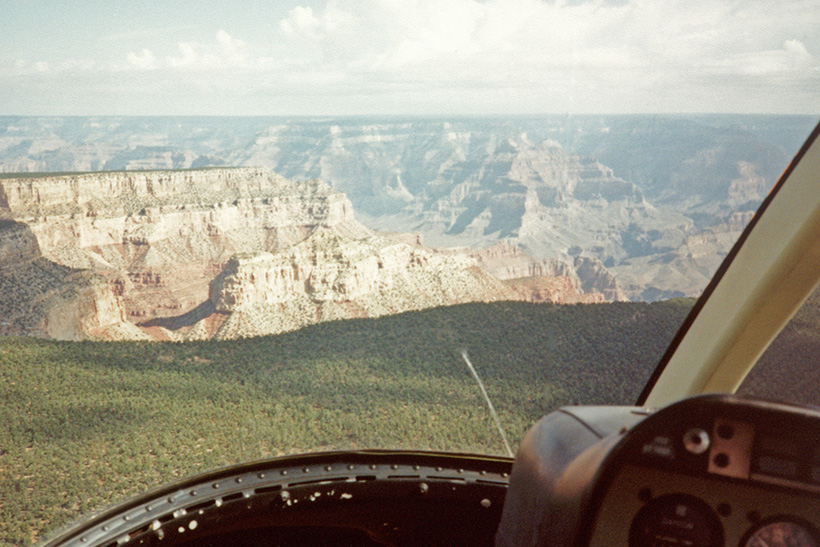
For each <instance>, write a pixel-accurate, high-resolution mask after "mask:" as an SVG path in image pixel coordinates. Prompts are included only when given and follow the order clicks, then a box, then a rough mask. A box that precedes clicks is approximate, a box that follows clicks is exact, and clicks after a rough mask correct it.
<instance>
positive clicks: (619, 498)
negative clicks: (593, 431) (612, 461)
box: [589, 401, 820, 547]
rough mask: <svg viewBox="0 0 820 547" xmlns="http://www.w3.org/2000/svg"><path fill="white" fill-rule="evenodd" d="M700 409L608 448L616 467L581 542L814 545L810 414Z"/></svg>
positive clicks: (819, 507)
mask: <svg viewBox="0 0 820 547" xmlns="http://www.w3.org/2000/svg"><path fill="white" fill-rule="evenodd" d="M706 406H707V409H705V410H700V411H695V409H694V408H693V407H691V406H690V408H689V409H688V410H689V411H688V412H678V413H674V414H672V415H669V416H667V419H665V420H663V419H661V420H659V419H657V418H658V416H655V417H653V418H655V419H652V420H647V421H646V422H644V423H642V424H640V425H639V426H638V427H636V433H638V434H637V435H631V436H630V435H628V436H626V437H625V438H624V446H623V447H622V449H621V450H620V451H613V455H614V456H615V457H616V459H618V460H620V461H622V462H623V464H622V465H619V466H617V469H613V471H612V473H611V476H612V479H611V482H610V483H609V485H608V487H607V488H606V494H605V495H604V497H603V500H602V502H601V504H600V510H599V513H598V516H597V518H596V519H595V525H594V528H593V533H592V537H591V539H590V542H589V545H592V546H596V547H597V546H604V545H607V546H611V545H628V546H629V547H644V546H647V547H652V546H678V545H680V546H687V547H718V546H724V545H725V546H732V547H734V546H738V547H786V546H789V547H820V535H818V531H817V523H818V521H820V429H818V423H819V422H818V419H817V417H816V416H813V412H809V411H806V410H804V409H800V410H799V411H796V410H795V409H793V408H789V407H784V406H779V405H771V404H766V403H754V404H745V405H744V404H743V403H741V402H740V401H733V402H731V403H728V402H726V401H724V403H723V404H717V403H716V401H708V402H706ZM659 417H660V418H663V416H662V414H661V415H660V416H659ZM648 426H655V427H654V428H653V429H654V430H652V431H650V430H649V428H648ZM643 430H645V432H644V433H641V431H643ZM625 523H629V525H628V526H625Z"/></svg>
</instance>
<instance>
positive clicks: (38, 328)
mask: <svg viewBox="0 0 820 547" xmlns="http://www.w3.org/2000/svg"><path fill="white" fill-rule="evenodd" d="M0 295H2V297H0V334H3V335H9V334H12V335H32V336H41V337H48V338H55V339H58V340H82V339H88V338H97V339H111V340H118V339H139V338H145V337H146V336H145V334H143V333H142V331H140V330H139V329H138V328H137V327H136V326H134V325H133V324H131V323H129V322H128V321H127V320H126V317H125V306H124V304H123V301H122V299H121V298H119V297H118V296H117V295H115V294H114V293H113V292H112V291H111V289H110V287H109V284H108V282H107V280H106V279H105V278H104V277H103V276H101V275H98V274H96V273H94V272H90V271H83V270H78V269H75V268H69V267H66V266H61V265H59V264H56V263H55V262H53V261H51V260H48V259H46V258H44V257H42V256H41V254H40V250H39V247H38V244H37V239H36V237H35V236H34V234H33V233H32V232H31V230H30V229H29V228H28V226H26V225H25V224H21V223H17V222H13V221H7V220H6V221H0Z"/></svg>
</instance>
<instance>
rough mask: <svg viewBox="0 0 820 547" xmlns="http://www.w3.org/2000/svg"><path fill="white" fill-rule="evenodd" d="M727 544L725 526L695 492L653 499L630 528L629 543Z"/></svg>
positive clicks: (647, 546) (648, 546)
mask: <svg viewBox="0 0 820 547" xmlns="http://www.w3.org/2000/svg"><path fill="white" fill-rule="evenodd" d="M655 545H687V546H690V547H719V546H722V545H723V527H722V526H721V525H720V520H719V519H718V517H717V515H716V514H715V512H714V511H712V509H711V508H710V507H709V506H708V505H706V503H704V502H703V501H701V500H699V499H698V498H696V497H694V496H688V495H685V494H671V495H666V496H660V497H658V498H655V499H653V500H650V501H649V502H647V503H646V505H644V506H643V508H642V509H641V510H640V511H638V514H637V515H635V518H634V519H633V520H632V526H631V527H630V528H629V547H654V546H655Z"/></svg>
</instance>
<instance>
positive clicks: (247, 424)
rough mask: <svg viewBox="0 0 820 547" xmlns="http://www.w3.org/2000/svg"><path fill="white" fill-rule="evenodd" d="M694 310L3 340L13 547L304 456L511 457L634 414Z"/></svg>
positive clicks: (469, 316) (6, 532) (639, 308)
mask: <svg viewBox="0 0 820 547" xmlns="http://www.w3.org/2000/svg"><path fill="white" fill-rule="evenodd" d="M691 305H692V301H690V300H673V301H667V302H658V303H653V304H646V303H610V304H595V305H569V306H557V305H549V304H528V303H520V302H518V303H494V304H464V305H459V306H452V307H443V308H435V309H429V310H425V311H419V312H408V313H403V314H399V315H394V316H389V317H383V318H378V319H354V320H347V321H338V322H330V323H323V324H319V325H315V326H312V327H308V328H304V329H301V330H299V331H295V332H291V333H287V334H282V335H278V336H268V337H259V338H248V339H242V340H233V341H203V342H186V343H171V342H168V343H165V342H163V343H160V342H55V341H47V340H40V339H33V338H11V337H10V338H0V391H2V395H1V396H0V417H2V419H1V420H0V545H3V546H7V545H30V544H33V543H35V542H36V541H39V540H41V539H42V538H43V535H44V534H46V535H47V534H48V533H50V532H54V531H55V530H57V529H59V528H61V527H63V526H65V525H66V524H68V523H70V522H71V521H73V520H75V519H77V518H79V517H80V516H81V515H83V514H86V513H88V512H90V511H92V510H95V509H99V508H101V507H104V506H106V505H109V504H111V503H114V502H116V501H119V500H122V499H123V498H126V497H129V496H133V495H136V494H138V493H140V492H142V491H144V490H146V489H149V488H152V487H156V486H159V485H161V484H163V483H167V482H169V481H171V480H174V479H177V478H181V477H184V476H187V475H191V474H195V473H198V472H201V471H205V470H208V469H211V468H215V467H220V466H225V465H229V464H233V463H238V462H242V461H249V460H257V459H262V458H269V457H274V456H279V455H284V454H293V453H300V452H306V451H317V450H336V449H351V448H422V449H435V450H449V451H461V452H480V453H496V454H502V453H503V452H504V446H503V443H502V441H501V438H500V436H499V433H498V431H497V429H496V428H495V426H494V423H493V421H492V418H491V416H490V414H489V412H488V410H487V407H486V405H485V403H484V400H483V398H482V395H481V392H480V390H479V389H478V386H477V385H476V383H475V380H474V379H473V378H472V376H471V375H470V372H469V370H468V368H467V366H466V364H465V363H464V361H463V359H462V357H461V351H462V350H466V351H467V352H468V353H469V356H470V359H471V361H472V362H473V364H474V365H475V368H476V369H477V371H478V373H479V374H480V375H481V377H482V380H483V381H484V384H485V385H486V388H487V391H488V392H489V395H490V397H491V398H492V400H493V404H494V406H495V407H496V409H497V411H498V413H499V415H500V419H501V422H502V424H503V426H504V429H505V430H506V434H507V436H508V437H509V439H510V442H511V443H513V444H517V443H518V442H519V441H520V439H521V437H522V435H523V433H524V432H525V431H526V429H527V428H528V427H529V426H531V425H532V424H533V423H534V422H535V421H536V420H537V419H538V418H540V417H541V416H542V415H544V414H545V413H548V412H550V411H551V410H553V409H555V408H557V407H559V406H562V405H567V404H574V403H577V404H613V403H614V404H631V403H633V402H634V400H635V399H636V398H637V395H638V393H639V392H640V389H641V388H642V386H643V384H644V382H645V381H646V379H647V378H648V376H649V375H650V373H651V371H652V370H653V367H654V365H655V364H656V363H657V361H658V359H659V358H660V357H661V355H662V353H663V351H664V349H665V347H666V345H667V344H668V343H669V341H670V340H671V338H672V337H673V336H674V334H675V332H676V331H677V328H678V326H679V325H680V324H681V322H682V321H683V319H684V317H685V316H686V314H687V313H688V311H689V309H690V307H691Z"/></svg>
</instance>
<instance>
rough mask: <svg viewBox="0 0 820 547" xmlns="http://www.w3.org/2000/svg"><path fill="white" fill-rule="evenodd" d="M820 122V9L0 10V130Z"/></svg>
mask: <svg viewBox="0 0 820 547" xmlns="http://www.w3.org/2000/svg"><path fill="white" fill-rule="evenodd" d="M669 112H698V113H700V112H731V113H777V114H818V113H820V2H818V1H817V0H571V1H570V0H551V1H544V0H361V1H352V0H351V1H335V0H329V1H319V0H312V1H300V0H296V1H290V0H284V1H269V2H264V1H261V0H256V1H251V0H234V1H232V2H217V1H214V0H199V1H197V2H178V1H175V0H163V1H162V2H159V1H147V0H127V1H120V0H84V1H83V2H65V1H58V0H0V115H285V116H293V115H487V114H492V115H515V114H542V113H575V114H590V113H608V114H609V113H669Z"/></svg>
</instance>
